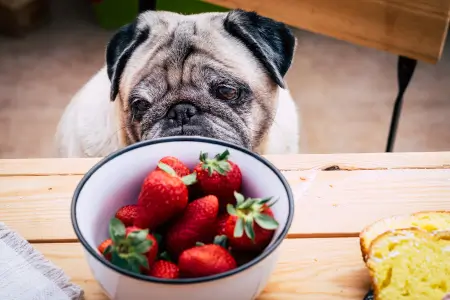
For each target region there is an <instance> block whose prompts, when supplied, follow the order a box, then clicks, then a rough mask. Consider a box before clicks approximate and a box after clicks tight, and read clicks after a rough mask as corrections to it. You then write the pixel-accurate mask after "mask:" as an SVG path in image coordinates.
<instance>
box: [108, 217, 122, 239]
mask: <svg viewBox="0 0 450 300" xmlns="http://www.w3.org/2000/svg"><path fill="white" fill-rule="evenodd" d="M109 236H110V237H111V240H112V241H113V243H115V244H117V243H118V242H119V241H120V240H121V239H123V238H125V225H124V224H123V223H122V222H121V221H120V220H119V219H117V218H112V219H111V221H110V222H109Z"/></svg>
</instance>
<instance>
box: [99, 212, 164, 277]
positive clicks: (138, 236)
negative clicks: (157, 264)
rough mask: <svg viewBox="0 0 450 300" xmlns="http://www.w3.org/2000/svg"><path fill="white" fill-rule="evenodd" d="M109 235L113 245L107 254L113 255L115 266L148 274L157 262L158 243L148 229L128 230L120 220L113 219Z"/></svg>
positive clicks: (135, 228)
mask: <svg viewBox="0 0 450 300" xmlns="http://www.w3.org/2000/svg"><path fill="white" fill-rule="evenodd" d="M109 235H110V237H111V240H112V245H111V247H108V248H107V250H106V251H105V253H106V254H108V255H111V262H112V263H113V264H114V265H117V266H118V267H121V268H123V269H126V270H129V271H132V272H136V273H146V270H148V269H149V268H150V267H151V265H152V264H153V263H154V261H155V260H156V256H157V254H158V242H157V241H156V239H155V237H154V236H152V235H151V234H149V233H148V229H145V230H142V229H140V228H138V227H134V226H133V227H128V228H126V227H125V225H124V224H123V223H122V222H121V221H120V220H119V219H117V218H112V219H111V221H110V223H109Z"/></svg>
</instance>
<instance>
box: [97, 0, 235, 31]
mask: <svg viewBox="0 0 450 300" xmlns="http://www.w3.org/2000/svg"><path fill="white" fill-rule="evenodd" d="M92 6H93V10H94V14H95V16H96V18H97V22H98V23H99V25H100V26H101V27H103V28H105V29H110V30H115V29H118V28H119V27H120V26H122V25H125V24H127V23H129V22H131V21H132V20H133V19H134V18H135V17H136V15H137V13H138V11H139V1H138V0H102V1H96V2H94V3H93V4H92ZM156 9H157V10H166V11H172V12H177V13H181V14H196V13H202V12H226V11H228V9H226V8H224V7H220V6H217V5H213V4H210V3H207V2H203V1H199V0H157V2H156Z"/></svg>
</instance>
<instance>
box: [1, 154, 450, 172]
mask: <svg viewBox="0 0 450 300" xmlns="http://www.w3.org/2000/svg"><path fill="white" fill-rule="evenodd" d="M265 157H266V158H267V159H268V160H269V161H270V162H272V163H273V164H274V165H275V166H276V167H277V168H278V169H280V170H283V171H300V170H309V169H326V168H328V167H331V166H339V167H340V168H341V169H343V170H380V169H435V168H439V169H441V168H449V167H450V152H425V153H423V152H412V153H399V152H395V153H342V154H292V155H267V156H265ZM100 159H101V158H83V159H79V158H76V159H73V158H67V159H66V158H63V159H0V177H2V176H28V175H36V176H48V175H83V174H85V173H86V172H87V171H88V170H89V169H90V168H92V166H94V165H95V164H96V163H97V162H99V161H100Z"/></svg>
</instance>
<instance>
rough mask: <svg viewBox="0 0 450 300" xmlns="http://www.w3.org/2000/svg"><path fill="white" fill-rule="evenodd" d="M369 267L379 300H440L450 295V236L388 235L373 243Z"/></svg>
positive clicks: (413, 231) (415, 231) (402, 231)
mask: <svg viewBox="0 0 450 300" xmlns="http://www.w3.org/2000/svg"><path fill="white" fill-rule="evenodd" d="M418 224H420V223H418ZM367 266H368V268H369V270H370V274H371V277H372V282H373V286H374V294H375V299H376V300H397V299H398V300H403V299H405V300H406V299H407V300H441V299H442V298H443V297H444V296H445V295H446V294H447V293H449V292H450V232H443V231H441V232H440V233H439V234H436V235H433V234H430V233H429V232H426V231H423V230H419V229H417V228H410V229H398V230H392V231H387V232H385V233H384V234H382V235H380V236H378V237H377V238H376V239H375V240H374V241H373V242H372V244H371V247H370V250H369V253H368V260H367Z"/></svg>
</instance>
